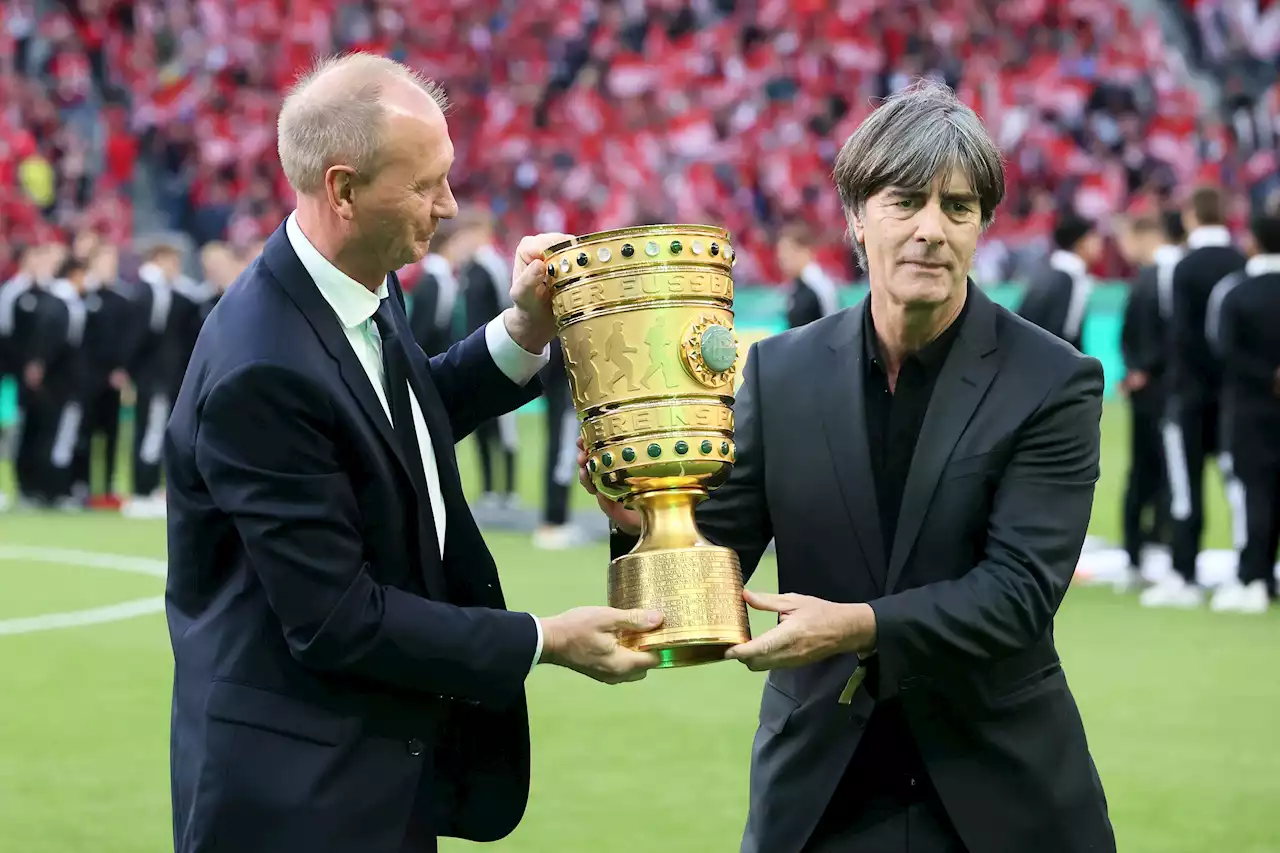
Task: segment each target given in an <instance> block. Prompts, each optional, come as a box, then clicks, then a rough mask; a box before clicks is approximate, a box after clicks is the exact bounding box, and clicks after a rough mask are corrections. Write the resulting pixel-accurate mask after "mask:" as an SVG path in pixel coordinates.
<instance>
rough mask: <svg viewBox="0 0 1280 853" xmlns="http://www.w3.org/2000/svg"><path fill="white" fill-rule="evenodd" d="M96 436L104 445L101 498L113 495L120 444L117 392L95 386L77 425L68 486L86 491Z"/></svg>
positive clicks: (91, 388)
mask: <svg viewBox="0 0 1280 853" xmlns="http://www.w3.org/2000/svg"><path fill="white" fill-rule="evenodd" d="M99 435H100V436H102V437H103V438H104V439H105V441H106V445H107V447H106V453H107V458H106V480H105V482H104V483H103V490H104V494H108V495H110V494H115V475H116V460H117V455H118V451H119V443H120V392H119V391H118V390H116V389H115V388H112V387H111V386H110V385H107V384H105V383H95V384H94V385H92V386H91V387H90V389H89V391H88V393H87V394H86V396H85V404H84V417H83V418H82V419H81V421H80V435H79V438H78V440H77V442H76V455H75V460H74V461H73V462H72V463H71V478H72V482H73V483H75V484H76V485H83V486H84V487H86V489H87V488H88V486H89V476H90V467H91V462H92V457H93V440H94V438H96V437H97V436H99Z"/></svg>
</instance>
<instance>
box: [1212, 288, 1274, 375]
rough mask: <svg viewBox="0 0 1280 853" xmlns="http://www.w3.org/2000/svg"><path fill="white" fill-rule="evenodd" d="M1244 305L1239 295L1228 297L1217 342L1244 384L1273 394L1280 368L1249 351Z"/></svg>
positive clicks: (1223, 304) (1231, 368) (1225, 360)
mask: <svg viewBox="0 0 1280 853" xmlns="http://www.w3.org/2000/svg"><path fill="white" fill-rule="evenodd" d="M1241 302H1242V300H1241V299H1240V297H1239V294H1237V293H1231V294H1228V295H1227V296H1226V298H1225V299H1223V301H1222V308H1221V313H1220V314H1219V320H1218V323H1219V325H1218V339H1217V344H1218V346H1219V347H1220V351H1221V353H1222V361H1223V364H1224V365H1225V366H1226V368H1227V370H1228V371H1229V372H1231V373H1233V374H1235V375H1236V376H1237V377H1239V379H1240V380H1242V381H1243V382H1245V383H1247V384H1249V385H1251V386H1254V387H1255V388H1256V389H1257V390H1259V391H1261V392H1262V393H1264V394H1266V393H1270V391H1271V387H1272V383H1273V382H1275V380H1276V370H1277V369H1280V365H1278V364H1268V363H1267V361H1266V359H1264V358H1262V357H1261V356H1259V355H1257V354H1256V353H1252V352H1250V351H1249V349H1250V347H1249V341H1248V340H1245V339H1244V337H1245V336H1244V335H1243V328H1242V327H1243V326H1244V325H1245V322H1247V321H1246V320H1245V318H1244V317H1243V316H1242V314H1243V312H1244V310H1245V306H1243V305H1241Z"/></svg>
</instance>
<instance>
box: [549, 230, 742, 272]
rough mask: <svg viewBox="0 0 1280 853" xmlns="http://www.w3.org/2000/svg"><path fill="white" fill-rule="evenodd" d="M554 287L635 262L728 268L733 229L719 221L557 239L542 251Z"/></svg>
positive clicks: (722, 270) (731, 251)
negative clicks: (719, 225)
mask: <svg viewBox="0 0 1280 853" xmlns="http://www.w3.org/2000/svg"><path fill="white" fill-rule="evenodd" d="M543 259H544V262H545V263H546V264H547V275H548V276H549V277H550V279H551V283H552V284H553V286H559V287H563V286H564V285H566V284H568V283H569V282H570V281H573V280H576V279H578V278H580V277H582V276H588V275H598V274H601V273H608V272H616V271H621V270H623V269H627V268H631V267H654V266H664V267H666V266H700V267H707V268H712V269H716V268H718V271H719V272H723V273H729V272H730V271H731V269H732V267H733V264H734V260H735V254H734V250H733V244H732V242H731V237H730V234H729V232H728V230H726V229H724V228H719V227H717V226H714V225H695V224H664V225H637V226H634V227H630V228H615V229H613V230H610V231H596V232H594V233H591V234H583V235H580V236H577V237H574V238H572V239H570V240H564V241H562V242H560V243H556V244H555V245H553V246H551V247H550V248H548V249H547V251H546V252H545V253H544V255H543Z"/></svg>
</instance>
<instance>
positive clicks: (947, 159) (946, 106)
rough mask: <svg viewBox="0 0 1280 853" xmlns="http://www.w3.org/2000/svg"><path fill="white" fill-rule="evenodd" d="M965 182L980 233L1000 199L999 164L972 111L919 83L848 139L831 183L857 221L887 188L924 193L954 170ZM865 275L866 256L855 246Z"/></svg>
mask: <svg viewBox="0 0 1280 853" xmlns="http://www.w3.org/2000/svg"><path fill="white" fill-rule="evenodd" d="M956 168H959V169H960V170H961V171H962V172H963V173H964V174H965V175H967V176H968V178H969V183H970V185H971V187H972V188H973V191H974V193H975V194H977V196H978V201H979V204H980V206H981V209H982V218H981V222H982V227H983V228H984V229H985V228H987V226H989V225H990V224H991V223H992V221H993V220H994V219H995V214H996V207H997V206H998V205H999V204H1000V200H1001V199H1003V198H1004V162H1003V160H1002V158H1001V156H1000V150H999V149H998V148H997V147H996V144H995V142H994V141H993V140H992V139H991V135H990V134H989V133H987V129H986V127H984V126H983V124H982V119H980V118H978V115H977V113H975V112H974V111H973V110H972V109H970V108H969V107H967V106H965V105H964V104H963V103H961V102H960V100H959V99H958V98H956V96H955V93H954V92H952V91H951V89H950V88H949V87H947V86H946V85H943V84H942V83H938V82H936V81H933V80H922V81H919V82H917V83H914V84H912V85H911V86H909V87H907V88H906V89H903V90H902V91H900V92H897V93H895V94H894V95H892V96H890V97H888V98H886V99H885V101H884V103H883V104H882V105H881V106H880V107H878V108H877V109H876V110H875V111H874V112H872V113H871V115H870V116H869V117H868V118H867V120H866V121H864V122H863V123H862V124H861V125H860V126H859V127H858V129H857V130H855V131H854V132H853V134H852V135H851V136H850V137H849V138H848V139H847V140H846V141H845V143H844V146H843V147H842V148H841V149H840V153H839V154H838V155H837V156H836V162H835V167H834V169H833V177H834V178H835V184H836V190H837V191H838V192H839V193H840V201H841V203H842V204H843V205H844V207H845V210H846V211H852V212H854V213H857V214H858V215H861V214H862V213H863V211H864V208H865V206H866V203H867V199H869V198H871V196H873V195H875V194H876V193H878V192H879V191H880V190H882V189H884V188H886V187H899V188H902V189H909V190H914V191H928V190H929V189H930V187H932V185H933V182H934V181H935V180H937V179H938V178H941V179H942V181H943V184H944V186H943V188H944V189H945V188H946V187H945V184H946V181H947V180H948V178H949V176H950V174H951V171H952V170H953V169H956ZM851 242H853V244H854V251H855V252H856V253H857V255H858V262H859V263H860V264H861V265H862V268H863V269H866V265H867V258H866V250H865V249H864V248H863V246H862V245H861V244H859V243H858V242H857V241H856V240H852V241H851Z"/></svg>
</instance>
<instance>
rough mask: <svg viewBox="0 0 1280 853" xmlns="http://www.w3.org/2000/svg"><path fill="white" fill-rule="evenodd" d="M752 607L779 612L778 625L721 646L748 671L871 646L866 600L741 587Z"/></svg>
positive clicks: (871, 616) (872, 625)
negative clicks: (850, 601)
mask: <svg viewBox="0 0 1280 853" xmlns="http://www.w3.org/2000/svg"><path fill="white" fill-rule="evenodd" d="M743 598H745V599H746V601H747V604H750V605H751V606H752V607H754V608H755V609H756V610H768V611H772V612H774V613H777V614H779V616H778V619H779V622H778V625H777V627H775V628H772V629H770V630H768V631H766V632H765V633H763V634H761V635H760V636H758V637H756V638H755V639H753V640H750V641H748V642H746V643H740V644H738V645H736V646H733V647H732V648H730V649H729V650H728V651H726V652H725V655H724V656H725V657H726V658H728V659H729V660H740V661H742V662H743V663H744V664H746V665H747V668H748V669H750V670H753V671H756V672H758V671H761V670H766V669H786V668H788V667H795V666H804V665H805V664H810V663H813V662H815V661H820V660H823V659H824V658H829V657H831V656H832V655H836V654H842V653H845V652H857V653H858V654H860V655H863V656H866V655H867V654H870V653H871V652H872V651H873V650H874V649H875V646H876V614H875V611H873V610H872V609H871V606H870V605H867V604H842V603H837V602H833V601H824V600H823V599H821V598H815V597H813V596H811V595H800V594H798V593H786V594H784V595H774V594H771V593H764V592H752V591H751V590H744V591H743Z"/></svg>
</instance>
